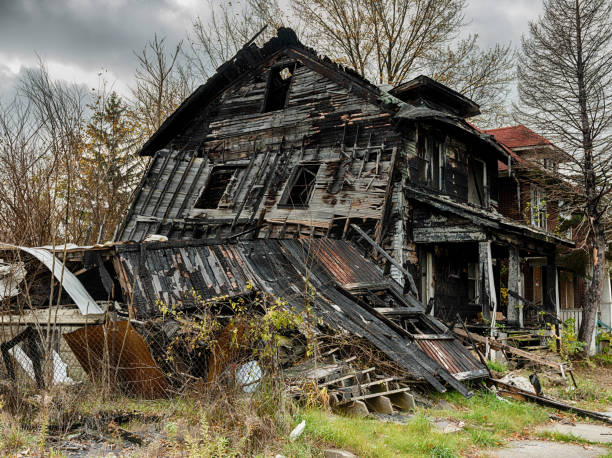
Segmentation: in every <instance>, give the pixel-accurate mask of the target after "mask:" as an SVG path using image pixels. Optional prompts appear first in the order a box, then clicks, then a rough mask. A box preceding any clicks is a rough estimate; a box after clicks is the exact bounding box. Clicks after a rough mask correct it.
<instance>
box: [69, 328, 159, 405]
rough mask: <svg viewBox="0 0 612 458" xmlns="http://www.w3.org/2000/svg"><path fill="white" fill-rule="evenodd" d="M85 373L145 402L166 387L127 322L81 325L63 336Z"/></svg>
mask: <svg viewBox="0 0 612 458" xmlns="http://www.w3.org/2000/svg"><path fill="white" fill-rule="evenodd" d="M64 339H66V342H68V345H69V346H70V348H71V350H72V352H73V353H74V355H75V356H76V358H77V359H78V361H79V363H80V364H81V366H82V367H83V369H84V370H85V372H87V374H88V375H89V376H90V377H91V378H92V379H95V380H97V381H102V382H106V383H110V384H111V385H114V384H115V383H117V385H118V386H119V387H120V388H121V389H122V390H124V391H125V392H127V393H129V394H132V395H137V396H142V397H143V398H147V399H155V398H160V397H164V396H165V395H166V394H167V390H168V388H169V384H168V380H167V378H166V376H165V375H164V373H163V372H162V371H161V369H160V368H159V366H158V365H157V363H156V362H155V360H154V359H153V357H152V356H151V351H150V350H149V347H148V346H147V344H146V343H145V341H144V339H143V338H142V336H141V335H140V334H138V333H137V332H136V331H135V330H134V328H133V327H132V326H131V325H130V323H129V322H128V321H119V322H117V323H112V322H110V323H107V324H102V325H96V326H84V327H82V328H80V329H77V330H76V331H73V332H71V333H68V334H64Z"/></svg>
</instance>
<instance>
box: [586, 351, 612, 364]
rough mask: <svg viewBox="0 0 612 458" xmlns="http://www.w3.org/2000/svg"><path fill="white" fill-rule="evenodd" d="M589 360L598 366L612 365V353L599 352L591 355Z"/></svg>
mask: <svg viewBox="0 0 612 458" xmlns="http://www.w3.org/2000/svg"><path fill="white" fill-rule="evenodd" d="M591 360H592V361H593V362H594V363H596V364H599V365H600V366H612V353H601V354H597V355H594V356H592V357H591Z"/></svg>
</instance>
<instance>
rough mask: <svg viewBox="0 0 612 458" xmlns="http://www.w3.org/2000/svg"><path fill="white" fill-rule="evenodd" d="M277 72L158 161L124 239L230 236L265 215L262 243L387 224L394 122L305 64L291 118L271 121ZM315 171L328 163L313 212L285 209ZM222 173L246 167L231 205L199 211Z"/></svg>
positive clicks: (205, 118)
mask: <svg viewBox="0 0 612 458" xmlns="http://www.w3.org/2000/svg"><path fill="white" fill-rule="evenodd" d="M283 59H284V61H286V60H287V58H286V57H282V56H281V57H279V58H278V60H283ZM273 65H274V62H271V63H270V64H269V65H268V67H267V68H265V69H264V70H263V71H262V73H260V74H257V75H251V76H250V77H249V78H246V79H245V80H244V81H243V82H242V84H241V85H239V86H237V87H232V88H230V89H228V90H227V91H225V92H224V93H223V94H221V96H220V97H219V99H218V100H217V101H216V102H215V103H211V104H210V105H208V106H207V107H206V109H203V112H202V113H201V114H199V115H197V116H194V117H193V119H192V121H191V123H190V124H189V125H187V126H186V127H185V129H184V131H183V132H182V133H180V134H179V135H177V136H176V137H175V139H174V140H173V141H170V142H169V143H168V148H167V149H164V150H161V151H158V152H157V153H156V155H155V157H154V159H153V163H152V165H151V168H150V170H149V172H148V173H147V176H146V178H145V180H144V181H143V186H142V189H141V192H140V193H139V194H138V196H137V198H136V199H135V201H134V203H133V208H132V209H131V211H130V214H129V216H128V218H127V220H126V227H125V229H124V230H123V231H122V233H121V234H120V238H121V240H142V239H143V238H144V237H146V235H147V234H151V233H160V234H164V235H167V236H169V237H170V238H183V237H197V238H222V237H227V236H229V235H230V234H232V233H237V232H240V231H241V230H244V229H245V228H247V227H250V226H252V225H253V224H255V222H256V221H257V219H258V217H259V215H260V214H261V212H262V210H264V209H265V221H264V222H265V223H266V227H264V228H263V231H261V232H260V237H269V236H272V237H278V236H281V231H283V236H284V234H289V233H293V234H295V235H298V234H299V233H300V232H302V231H303V232H304V233H310V232H311V231H314V233H315V234H316V235H325V234H327V233H328V232H329V231H330V230H332V228H333V227H334V225H336V226H344V224H345V220H346V218H361V219H374V220H377V221H381V220H382V218H383V215H384V211H385V202H386V198H387V197H388V195H387V194H388V193H387V190H388V183H389V180H390V179H391V175H392V173H391V172H392V167H393V164H392V163H391V159H392V156H393V151H394V150H395V151H398V150H400V149H401V148H402V147H403V139H402V136H401V134H400V133H399V132H398V131H397V130H396V128H395V126H394V125H393V124H392V116H391V113H389V112H387V111H385V110H383V109H381V108H380V107H379V106H378V105H377V104H375V103H371V102H368V101H366V100H364V99H363V98H362V97H358V96H356V95H355V94H353V93H352V92H351V91H349V90H348V89H347V88H345V87H343V86H341V85H339V84H337V83H336V82H334V81H333V80H331V79H330V78H328V77H326V76H324V75H322V74H320V73H317V72H316V71H313V70H312V69H311V68H310V67H308V66H307V65H303V64H301V63H298V64H297V68H296V69H295V72H294V73H293V76H292V81H291V86H290V89H289V94H288V100H287V104H286V107H285V109H283V110H276V111H271V112H267V113H264V112H263V106H264V98H265V97H266V82H267V78H268V72H269V71H270V68H272V67H273ZM305 162H306V163H317V164H320V167H319V169H318V172H317V177H316V184H315V187H314V190H313V191H312V194H311V197H310V200H309V202H308V205H307V206H304V208H291V206H280V207H279V206H278V204H279V200H280V198H281V196H282V195H283V193H284V192H285V188H286V186H287V182H288V180H289V178H290V177H291V173H292V171H293V170H294V169H295V168H296V167H297V166H298V165H299V164H301V163H305ZM220 166H223V167H232V166H235V167H239V168H240V170H239V172H238V173H237V174H236V178H235V180H233V181H232V188H231V189H229V188H228V190H227V193H226V195H225V196H224V197H223V199H222V203H223V205H221V204H220V205H219V207H218V208H197V207H196V206H195V203H196V201H197V199H198V197H199V196H200V195H201V193H202V192H203V190H204V189H205V187H206V185H207V183H208V182H209V180H210V178H209V177H210V175H211V173H212V172H213V170H214V169H215V167H220Z"/></svg>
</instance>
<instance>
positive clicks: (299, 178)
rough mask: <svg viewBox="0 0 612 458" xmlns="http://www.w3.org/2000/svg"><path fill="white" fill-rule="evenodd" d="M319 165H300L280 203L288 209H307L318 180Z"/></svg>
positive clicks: (288, 183)
mask: <svg viewBox="0 0 612 458" xmlns="http://www.w3.org/2000/svg"><path fill="white" fill-rule="evenodd" d="M318 171H319V164H302V165H299V166H298V167H297V168H296V169H295V170H294V172H293V174H292V175H291V178H290V179H289V181H288V182H287V187H286V188H285V192H284V194H283V197H282V199H281V201H280V203H279V205H282V206H288V207H298V208H299V207H307V206H308V202H309V201H310V197H311V196H312V192H313V191H314V187H315V184H316V180H317V172H318Z"/></svg>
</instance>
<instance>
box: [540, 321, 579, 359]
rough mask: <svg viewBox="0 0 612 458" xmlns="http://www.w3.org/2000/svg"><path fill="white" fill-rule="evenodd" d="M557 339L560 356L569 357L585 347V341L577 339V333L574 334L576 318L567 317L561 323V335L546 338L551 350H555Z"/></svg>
mask: <svg viewBox="0 0 612 458" xmlns="http://www.w3.org/2000/svg"><path fill="white" fill-rule="evenodd" d="M557 341H558V342H559V346H560V348H559V352H560V354H561V357H563V358H565V359H569V358H571V357H572V356H575V355H577V354H578V353H580V352H582V350H583V349H584V347H585V345H586V344H585V343H584V342H581V341H580V340H578V334H576V320H575V319H574V318H569V319H567V320H565V322H564V323H563V327H562V329H561V337H560V338H559V337H557V336H553V337H552V338H551V339H549V340H548V347H549V348H550V349H551V350H553V351H554V350H556V346H557Z"/></svg>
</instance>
